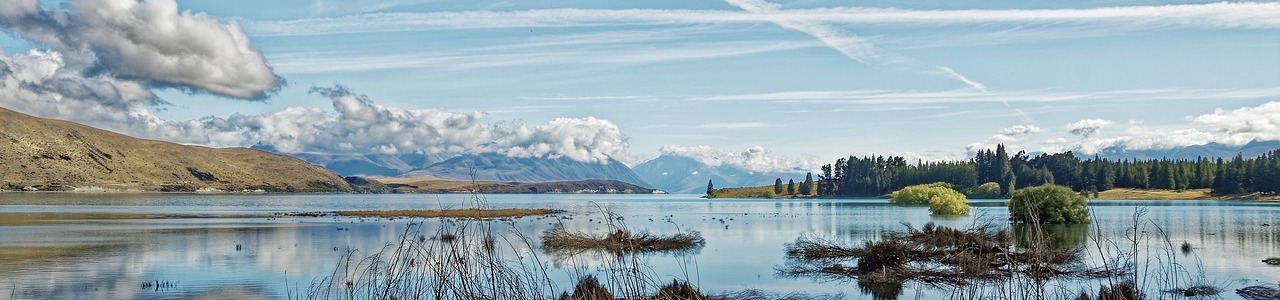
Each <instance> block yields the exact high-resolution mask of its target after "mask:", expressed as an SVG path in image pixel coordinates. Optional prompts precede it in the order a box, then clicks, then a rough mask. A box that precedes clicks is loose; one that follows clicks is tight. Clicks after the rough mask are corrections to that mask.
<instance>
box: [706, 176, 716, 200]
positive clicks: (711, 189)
mask: <svg viewBox="0 0 1280 300" xmlns="http://www.w3.org/2000/svg"><path fill="white" fill-rule="evenodd" d="M715 192H716V186H715V184H712V183H711V180H710V179H707V197H708V198H710V197H711V194H714V193H715Z"/></svg>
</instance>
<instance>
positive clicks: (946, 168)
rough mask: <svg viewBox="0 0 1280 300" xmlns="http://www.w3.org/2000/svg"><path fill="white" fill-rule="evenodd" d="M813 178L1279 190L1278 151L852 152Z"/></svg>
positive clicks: (833, 183)
mask: <svg viewBox="0 0 1280 300" xmlns="http://www.w3.org/2000/svg"><path fill="white" fill-rule="evenodd" d="M810 175H811V174H810ZM808 181H809V180H806V183H807V182H808ZM812 182H813V183H812V184H811V185H816V188H815V192H816V193H817V195H819V196H844V197H867V196H881V195H886V194H889V193H892V192H893V191H896V190H898V189H901V188H903V187H906V186H910V185H917V184H927V183H934V182H945V183H948V184H951V185H953V186H955V187H956V188H957V189H960V190H966V189H968V190H974V189H976V188H977V187H978V186H979V185H981V184H983V183H995V184H998V185H999V186H1000V194H1001V195H1009V194H1010V193H1011V192H1012V191H1013V190H1017V189H1023V188H1027V187H1033V186H1039V185H1042V184H1050V183H1051V184H1057V185H1062V186H1066V187H1070V188H1072V189H1074V190H1075V191H1077V192H1097V191H1103V190H1108V189H1113V188H1141V189H1168V190H1187V189H1212V191H1213V192H1214V193H1216V194H1241V193H1264V194H1275V193H1277V192H1280V150H1276V151H1273V152H1270V153H1267V154H1265V155H1262V156H1259V157H1256V158H1245V157H1243V156H1241V155H1236V156H1235V157H1234V158H1230V159H1222V158H1216V159H1210V158H1197V159H1193V160H1170V159H1151V160H1136V159H1135V160H1130V159H1124V160H1109V159H1103V158H1100V157H1097V156H1094V157H1093V158H1088V159H1081V158H1080V157H1077V156H1076V155H1075V154H1074V153H1072V152H1071V151H1067V152H1062V153H1056V154H1039V155H1036V156H1034V157H1031V156H1029V155H1028V154H1027V153H1026V152H1025V151H1021V152H1018V153H1016V154H1013V155H1010V154H1009V153H1008V152H1007V151H1006V150H1005V147H1004V145H999V146H997V147H996V149H995V150H981V151H978V153H977V155H976V156H975V157H974V158H973V159H970V160H966V161H940V162H916V163H909V162H907V161H906V159H905V158H903V157H898V156H866V157H856V156H850V157H848V158H840V159H837V160H836V161H835V163H834V164H828V165H824V166H822V168H821V174H819V175H818V179H817V180H816V181H812ZM806 185H809V184H806ZM988 185H990V184H988ZM781 186H782V185H781V181H780V180H779V181H777V182H775V187H776V188H780V187H781ZM992 189H994V187H992ZM800 190H801V191H808V189H804V188H802V189H800Z"/></svg>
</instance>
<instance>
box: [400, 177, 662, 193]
mask: <svg viewBox="0 0 1280 300" xmlns="http://www.w3.org/2000/svg"><path fill="white" fill-rule="evenodd" d="M377 180H378V181H380V182H382V183H384V184H386V185H387V186H389V187H391V188H392V189H394V191H395V192H399V193H469V192H473V191H474V192H480V193H488V194H556V193H589V194H649V193H653V192H654V190H653V189H649V188H644V187H641V186H637V185H634V184H630V183H626V182H621V181H616V180H580V181H556V182H498V181H476V182H471V181H456V180H445V179H435V178H377Z"/></svg>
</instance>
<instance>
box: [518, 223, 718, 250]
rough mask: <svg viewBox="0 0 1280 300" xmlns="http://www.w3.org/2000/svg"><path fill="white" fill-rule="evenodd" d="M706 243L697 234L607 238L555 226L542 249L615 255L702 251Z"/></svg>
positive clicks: (625, 234) (623, 232) (545, 236)
mask: <svg viewBox="0 0 1280 300" xmlns="http://www.w3.org/2000/svg"><path fill="white" fill-rule="evenodd" d="M705 244H706V240H705V239H703V238H702V235H701V234H699V233H698V232H697V231H690V232H689V233H679V234H674V235H670V236H657V235H652V234H649V233H648V232H638V233H633V232H630V231H628V230H626V229H615V230H614V231H613V232H612V233H609V234H607V235H604V236H597V235H591V234H587V233H582V232H568V231H566V230H565V229H564V226H561V225H556V226H555V227H552V228H551V229H549V230H547V231H546V232H543V233H542V246H543V247H546V248H547V250H549V251H552V252H561V251H564V252H579V251H591V250H602V251H606V252H609V253H613V254H628V253H650V252H668V251H689V250H695V249H698V248H701V247H702V246H703V245H705Z"/></svg>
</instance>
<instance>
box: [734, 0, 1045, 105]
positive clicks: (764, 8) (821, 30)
mask: <svg viewBox="0 0 1280 300" xmlns="http://www.w3.org/2000/svg"><path fill="white" fill-rule="evenodd" d="M725 2H727V3H729V4H730V5H733V6H736V7H738V8H741V9H742V10H745V11H747V12H751V13H755V14H760V15H762V16H765V19H767V20H768V21H769V22H770V23H773V24H775V25H778V26H781V27H783V28H787V29H791V30H795V31H799V32H802V33H804V34H806V35H809V36H811V37H813V38H815V39H817V40H818V41H820V42H822V43H823V44H825V45H827V47H830V48H831V49H835V50H836V51H839V52H840V53H841V54H844V56H847V57H849V58H850V59H853V60H856V61H858V62H861V63H864V64H871V65H881V66H889V65H899V66H907V67H908V68H909V69H915V70H913V71H914V72H919V73H924V74H931V75H939V74H940V75H943V76H946V77H947V78H951V79H954V80H957V81H960V82H962V83H964V84H965V85H967V86H969V87H971V88H973V89H976V90H978V91H981V92H983V93H987V90H988V87H987V85H985V84H982V83H981V82H977V81H974V80H972V79H969V77H965V76H964V75H960V73H958V72H956V71H955V70H952V69H951V68H948V67H945V66H937V67H933V66H931V65H930V64H928V63H925V62H921V61H919V60H916V59H914V58H910V57H906V56H903V55H898V54H895V53H889V52H885V51H880V50H879V49H876V47H875V45H872V44H871V43H870V42H868V41H867V40H866V39H863V38H860V37H857V36H852V35H846V34H843V33H842V32H840V29H838V28H835V27H832V26H830V25H826V24H822V23H819V22H816V21H806V20H798V19H794V18H780V17H771V16H772V15H776V13H778V12H779V11H781V10H780V9H779V8H781V5H779V4H776V3H770V2H767V1H764V0H725ZM935 69H936V70H935ZM1000 101H1001V102H1002V103H1004V106H1005V107H1008V108H1010V109H1013V110H1014V111H1017V112H1018V115H1019V116H1020V117H1021V119H1022V121H1023V122H1031V121H1032V120H1031V117H1029V116H1027V114H1026V113H1025V112H1023V111H1022V110H1021V109H1017V108H1014V107H1013V106H1012V105H1009V101H1008V100H1005V99H1001V100H1000Z"/></svg>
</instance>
